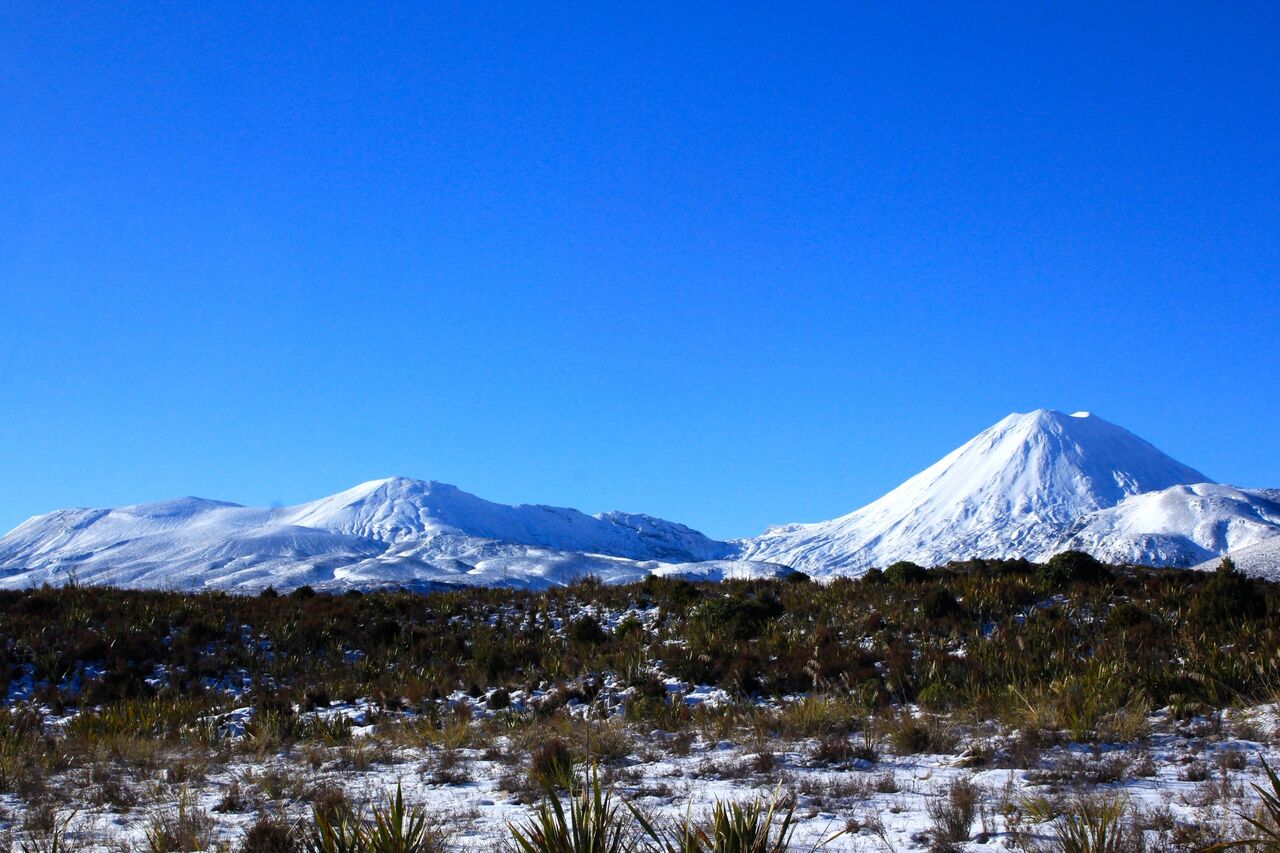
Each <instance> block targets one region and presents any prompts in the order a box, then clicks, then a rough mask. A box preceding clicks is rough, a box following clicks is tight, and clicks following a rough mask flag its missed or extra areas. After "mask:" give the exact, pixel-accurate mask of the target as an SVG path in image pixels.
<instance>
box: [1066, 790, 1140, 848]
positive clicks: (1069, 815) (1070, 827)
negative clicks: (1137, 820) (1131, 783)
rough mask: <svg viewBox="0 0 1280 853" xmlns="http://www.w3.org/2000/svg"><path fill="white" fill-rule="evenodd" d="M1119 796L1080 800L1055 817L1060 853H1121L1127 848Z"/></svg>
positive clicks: (1126, 835) (1127, 841)
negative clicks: (1061, 852)
mask: <svg viewBox="0 0 1280 853" xmlns="http://www.w3.org/2000/svg"><path fill="white" fill-rule="evenodd" d="M1125 806H1126V803H1125V800H1124V799H1123V798H1122V797H1100V798H1097V799H1080V800H1077V801H1076V802H1075V803H1073V804H1072V807H1071V808H1070V809H1069V810H1068V811H1067V812H1066V813H1065V814H1062V815H1060V816H1059V817H1058V820H1057V823H1056V825H1055V826H1054V837H1055V838H1056V840H1057V842H1058V846H1059V847H1060V849H1061V850H1062V851H1063V853H1122V852H1123V851H1126V850H1128V849H1130V848H1129V839H1128V833H1126V832H1125V828H1124V824H1123V819H1124V812H1125Z"/></svg>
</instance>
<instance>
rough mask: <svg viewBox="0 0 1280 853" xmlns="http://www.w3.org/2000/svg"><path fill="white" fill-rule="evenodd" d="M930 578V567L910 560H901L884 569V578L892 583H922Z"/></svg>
mask: <svg viewBox="0 0 1280 853" xmlns="http://www.w3.org/2000/svg"><path fill="white" fill-rule="evenodd" d="M928 578H929V570H928V569H926V568H925V567H924V566H920V565H917V564H915V563H912V562H911V561H909V560H899V561H898V562H896V563H894V564H893V565H892V566H890V567H889V568H887V569H885V570H884V579H885V580H886V581H888V582H889V583H892V584H906V583H921V582H922V581H925V580H927V579H928Z"/></svg>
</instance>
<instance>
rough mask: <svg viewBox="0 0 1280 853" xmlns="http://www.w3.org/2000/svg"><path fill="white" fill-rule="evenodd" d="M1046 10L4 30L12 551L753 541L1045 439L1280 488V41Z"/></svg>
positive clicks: (521, 11)
mask: <svg viewBox="0 0 1280 853" xmlns="http://www.w3.org/2000/svg"><path fill="white" fill-rule="evenodd" d="M695 5H696V4H695ZM1038 5H1040V4H1009V5H980V6H979V5H975V6H971V7H969V8H965V9H960V8H952V9H950V10H946V9H943V8H942V7H940V6H938V5H933V4H927V5H908V4H877V6H878V8H873V7H870V4H868V6H867V7H865V8H859V7H858V6H856V5H855V4H843V3H841V4H829V5H820V4H799V5H797V4H773V5H759V4H747V5H743V4H724V5H703V6H701V7H700V8H694V7H692V6H690V4H665V5H650V4H640V5H631V6H627V7H625V8H623V7H617V4H584V5H581V6H573V7H571V6H568V5H556V6H555V8H548V4H540V3H529V4H506V5H503V6H501V7H499V6H497V5H492V6H489V5H486V4H477V3H385V4H351V3H341V4H330V5H323V4H321V5H317V4H311V3H307V4H301V3H300V4H265V8H264V4H256V3H253V4H251V3H244V4H236V3H215V4H205V6H204V8H197V6H196V4H176V3H175V4H150V3H148V4H108V3H97V4H92V3H74V4H71V3H66V4H63V3H45V2H39V3H36V2H18V3H8V4H5V5H4V7H3V8H2V9H0V399H2V400H3V407H2V409H0V528H3V529H7V528H8V527H11V526H12V525H14V524H17V523H18V522H20V521H21V520H23V519H24V518H26V517H27V516H29V515H32V514H35V513H38V512H45V511H48V510H51V509H54V508H57V507H62V506H72V505H115V504H121V503H129V502H137V501H144V500H152V499H159V498H165V497H172V496H178V495H185V494H197V495H202V496H206V497H216V498H223V499H228V500H235V501H239V502H242V503H251V504H266V503H270V502H273V501H279V502H284V503H292V502H297V501H301V500H306V499H311V498H315V497H319V496H321V495H324V494H328V493H330V492H333V491H337V490H339V489H341V488H345V487H347V486H350V485H352V484H354V483H357V482H360V481H363V480H367V479H372V478H375V477H381V476H386V475H390V474H403V475H407V476H414V477H421V478H431V479H439V480H444V481H447V482H453V483H456V484H458V485H460V486H461V487H463V488H464V489H466V490H468V491H472V492H475V493H477V494H480V495H482V496H485V497H488V498H491V499H494V500H500V501H503V502H539V503H552V504H563V505H571V506H576V507H579V508H581V509H584V510H588V511H598V510H602V509H611V508H620V509H628V510H635V511H645V512H652V513H655V514H658V515H662V516H666V517H670V518H675V519H678V520H681V521H685V522H686V523H689V524H691V525H693V526H696V527H699V528H701V529H703V530H704V531H705V532H707V533H710V534H713V535H717V536H732V535H747V534H752V533H755V532H757V531H759V530H760V529H761V528H762V527H763V526H764V525H765V524H767V523H777V522H785V521H793V520H816V519H819V518H828V517H832V516H835V515H839V514H841V513H844V512H847V511H849V510H851V509H853V508H855V507H857V506H859V505H861V504H862V503H864V502H866V501H868V500H870V499H872V498H874V497H877V496H878V495H879V494H881V493H882V492H884V491H886V490H887V489H889V488H891V487H892V486H894V485H896V484H897V483H898V482H900V481H901V480H903V479H905V478H906V477H907V476H909V475H910V474H912V473H914V472H916V471H917V470H919V469H920V468H922V467H924V466H925V465H927V464H929V463H931V462H933V461H934V460H935V459H936V458H938V457H939V456H941V455H942V454H944V453H946V452H947V451H949V450H951V449H952V448H953V447H954V446H956V445H958V444H959V443H960V442H962V441H964V440H966V439H968V438H969V437H971V436H972V435H973V434H974V433H976V432H977V431H979V430H981V429H983V428H985V427H986V426H988V425H990V424H991V423H993V422H995V421H996V420H998V419H999V418H1001V417H1003V416H1004V415H1005V414H1007V413H1008V412H1010V411H1026V410H1029V409H1033V408H1037V407H1042V406H1043V407H1051V408H1060V409H1064V410H1067V411H1073V410H1076V409H1089V410H1092V411H1094V412H1095V413H1097V414H1099V415H1101V416H1102V417H1105V418H1107V419H1108V420H1111V421H1113V422H1116V423H1119V424H1121V425H1123V426H1126V427H1128V428H1129V429H1131V430H1133V431H1134V432H1136V433H1138V434H1139V435H1141V436H1143V437H1144V438H1147V439H1148V440H1150V441H1152V442H1153V443H1154V444H1156V445H1157V446H1158V447H1161V448H1162V449H1164V450H1165V451H1166V452H1168V453H1170V454H1171V455H1173V456H1175V457H1176V458H1178V459H1180V460H1181V461H1183V462H1186V463H1187V464H1189V465H1192V466H1194V467H1197V468H1200V469H1201V470H1203V471H1204V472H1206V473H1207V474H1209V475H1210V476H1212V477H1215V478H1218V479H1220V480H1224V481H1228V482H1232V483H1237V484H1240V485H1269V486H1280V454H1277V452H1276V441H1275V435H1276V423H1277V421H1278V420H1280V393H1277V392H1278V391H1280V380H1278V378H1277V377H1278V376H1280V356H1278V355H1277V332H1278V331H1280V320H1278V317H1280V296H1278V290H1280V6H1277V4H1274V3H1258V4H1207V3H1206V4H1185V3H1177V4H1151V5H1147V6H1143V7H1137V6H1132V5H1130V4H1121V5H1117V4H1095V5H1083V4H1073V5H1072V7H1071V8H1070V9H1064V10H1058V11H1045V10H1041V9H1034V8H1030V7H1032V6H1038ZM611 7H613V8H611Z"/></svg>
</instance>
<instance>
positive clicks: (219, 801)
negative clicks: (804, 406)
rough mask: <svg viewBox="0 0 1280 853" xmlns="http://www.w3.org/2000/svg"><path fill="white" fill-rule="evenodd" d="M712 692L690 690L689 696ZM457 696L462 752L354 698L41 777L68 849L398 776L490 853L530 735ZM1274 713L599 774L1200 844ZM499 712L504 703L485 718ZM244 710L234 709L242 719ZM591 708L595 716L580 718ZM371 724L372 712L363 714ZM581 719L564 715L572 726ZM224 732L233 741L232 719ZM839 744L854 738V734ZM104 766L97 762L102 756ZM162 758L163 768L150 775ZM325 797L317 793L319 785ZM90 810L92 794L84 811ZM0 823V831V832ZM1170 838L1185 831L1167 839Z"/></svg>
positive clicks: (683, 743)
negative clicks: (249, 741) (1107, 738)
mask: <svg viewBox="0 0 1280 853" xmlns="http://www.w3.org/2000/svg"><path fill="white" fill-rule="evenodd" d="M714 694H715V691H712V690H708V689H706V688H699V689H695V690H690V691H689V692H688V701H690V702H695V703H697V702H703V701H707V700H708V697H709V696H711V695H714ZM454 702H455V704H466V703H470V708H471V714H472V715H473V717H474V719H475V722H473V723H472V725H473V726H475V727H476V731H477V732H482V733H478V734H475V735H472V736H471V737H469V738H466V739H463V738H462V737H461V736H459V735H457V734H454V735H453V736H452V737H454V738H455V740H457V741H458V743H459V745H457V746H451V745H449V744H444V745H441V744H440V743H434V744H424V743H417V744H414V743H411V742H410V739H409V738H407V737H406V736H405V734H404V732H405V729H404V722H403V721H402V720H397V719H395V717H394V715H390V716H388V715H385V714H384V715H381V716H379V715H377V714H375V713H374V712H373V711H372V710H371V709H370V708H368V707H365V706H364V705H363V704H362V703H356V704H353V705H337V704H335V705H334V706H333V707H331V708H328V709H323V710H321V711H318V712H315V713H316V714H318V715H321V716H327V717H330V718H332V717H335V716H345V717H347V718H349V719H350V720H351V722H352V724H353V727H354V728H353V740H352V742H351V743H350V744H347V745H341V746H321V745H307V746H297V747H294V748H292V749H290V750H286V751H280V752H275V753H272V754H267V755H261V756H258V755H253V754H252V751H250V752H249V754H241V753H240V752H239V751H235V750H232V751H228V750H227V749H225V748H224V749H222V750H207V751H205V750H202V749H201V748H199V747H195V746H192V747H191V748H190V749H188V750H179V751H177V752H175V753H174V754H172V755H171V756H169V758H168V759H166V760H165V761H163V762H162V763H161V765H160V766H158V767H156V768H153V769H152V770H151V772H150V774H149V775H146V776H144V775H143V774H140V773H135V774H134V775H133V776H132V777H131V776H130V775H129V774H128V773H123V772H120V771H117V773H118V774H119V775H118V777H117V778H112V777H111V776H110V774H102V773H100V772H97V771H73V772H70V773H67V774H62V775H59V774H55V775H54V776H53V777H52V778H51V779H50V786H49V787H50V790H51V791H52V792H55V793H53V794H51V795H50V796H51V800H52V802H54V803H56V804H57V806H56V809H57V812H58V814H61V815H66V816H69V820H70V824H69V827H70V831H71V835H72V837H73V840H74V842H75V843H76V845H78V846H81V847H87V848H91V849H99V850H104V851H106V850H119V849H122V845H128V847H129V848H144V849H145V845H146V834H147V832H148V830H150V829H151V828H152V827H153V825H154V824H155V821H156V820H157V819H160V818H163V816H165V815H170V816H172V815H173V814H174V813H175V812H176V810H177V809H178V808H179V807H182V808H185V809H186V810H187V812H188V814H189V815H191V814H195V815H197V816H198V817H199V818H201V819H207V821H208V823H207V826H206V827H205V829H204V832H205V837H206V839H207V842H208V844H209V846H210V847H213V846H217V845H229V846H230V847H232V848H233V849H234V847H235V846H236V845H237V844H238V842H239V840H240V838H241V837H242V836H243V834H244V832H245V831H246V829H247V828H248V827H249V826H250V825H252V824H253V822H254V821H255V820H257V818H258V816H259V814H260V813H262V812H264V811H265V812H270V813H275V814H282V815H284V816H286V817H287V818H288V819H289V820H291V821H298V820H304V819H306V818H307V816H308V815H309V814H310V808H311V805H310V802H311V801H312V800H314V799H316V798H318V797H322V796H324V795H325V794H326V792H332V791H334V790H342V791H343V792H345V794H346V796H347V798H348V799H349V800H351V801H353V802H357V803H361V802H371V803H374V804H378V803H380V802H383V801H384V800H385V798H386V796H387V794H388V792H390V791H394V789H395V788H396V787H397V786H400V787H401V788H402V790H403V792H404V795H405V797H406V799H407V800H408V801H409V802H410V803H418V804H423V805H425V806H426V807H427V813H428V814H429V815H431V816H432V819H433V820H436V821H439V822H441V823H443V824H445V825H446V826H447V829H448V837H449V839H450V843H451V844H453V845H456V846H458V847H462V848H466V849H481V848H492V847H493V846H494V845H495V844H498V843H501V842H502V841H503V840H504V839H506V838H508V836H509V825H510V824H511V823H513V822H515V823H518V822H520V821H523V820H525V819H527V818H528V817H529V816H530V814H531V809H530V805H529V803H530V800H531V798H533V797H535V796H536V794H535V793H533V792H532V788H531V785H530V783H529V782H528V781H527V766H528V761H527V749H528V746H527V741H525V740H522V739H521V736H520V734H519V732H513V733H511V734H509V735H507V734H501V733H500V732H501V727H498V726H493V725H485V724H484V718H485V717H494V716H495V712H492V711H487V710H486V709H485V706H484V702H483V699H482V698H480V699H469V698H468V697H466V696H465V695H462V694H459V695H458V696H455V697H454ZM1276 710H1277V709H1276V707H1275V706H1263V707H1258V708H1254V709H1251V710H1247V711H1228V712H1226V713H1224V714H1222V715H1219V716H1214V717H1211V718H1208V719H1206V718H1196V719H1192V720H1188V721H1185V722H1182V723H1178V722H1175V721H1173V720H1172V719H1171V718H1170V716H1169V714H1168V713H1167V712H1158V713H1155V714H1153V715H1152V716H1151V717H1150V718H1149V719H1148V720H1147V727H1148V728H1149V733H1147V734H1145V735H1144V736H1143V737H1142V738H1141V740H1137V741H1133V742H1129V743H1100V744H1079V743H1059V744H1058V745H1055V746H1050V747H1047V748H1044V749H1043V750H1039V749H1037V750H1031V751H1028V750H1027V749H1025V748H1019V746H1018V744H1019V733H1018V732H1011V731H1008V730H1005V729H1002V728H1001V727H999V726H997V725H996V724H994V723H989V724H981V725H970V726H962V727H957V728H956V729H955V732H954V734H955V748H954V749H953V750H950V751H948V752H945V753H929V754H919V755H896V754H893V753H892V752H891V751H890V750H889V749H888V748H887V746H885V745H883V744H882V745H881V747H880V750H879V755H878V756H876V757H875V760H866V759H865V758H850V757H839V756H837V757H834V758H833V757H832V756H831V755H830V754H829V745H828V749H827V752H824V750H823V744H822V742H820V741H817V740H812V739H796V740H787V739H784V738H777V737H768V736H763V737H747V736H745V735H744V736H743V737H737V738H733V737H730V738H724V737H719V736H716V735H714V734H712V733H711V732H710V731H709V730H708V729H703V730H702V731H700V732H698V733H697V734H696V735H694V736H692V737H691V736H688V735H680V734H671V733H666V732H662V731H655V730H647V731H646V730H637V729H635V728H634V727H633V728H632V729H631V730H630V731H629V732H628V733H627V743H628V748H627V754H626V755H625V756H623V757H619V758H617V759H615V760H613V761H611V762H609V763H608V764H606V765H605V766H604V767H603V768H602V770H601V776H602V778H603V779H604V780H605V781H606V782H607V784H609V785H610V786H611V787H612V788H613V789H614V790H615V792H616V793H617V795H618V796H620V797H622V798H625V799H626V800H629V801H631V802H632V803H634V804H636V805H637V806H638V807H639V808H640V809H642V810H643V811H646V812H649V813H651V814H653V815H655V816H659V817H661V818H664V819H669V820H672V821H679V820H683V819H684V818H685V817H686V816H687V815H689V814H693V815H694V816H695V817H696V816H697V815H699V814H700V813H702V812H704V811H706V810H707V809H708V808H709V807H710V806H711V805H713V804H714V803H715V802H716V801H717V800H721V801H743V800H748V799H755V798H763V799H771V798H773V797H775V796H778V797H781V798H783V800H784V801H786V802H787V803H791V802H794V804H795V807H796V809H795V814H796V816H797V818H798V821H799V827H798V830H797V834H796V841H797V842H799V844H800V849H808V847H809V846H810V845H811V844H812V843H815V842H817V841H819V840H821V839H825V838H828V837H830V836H831V835H833V834H835V833H837V832H839V833H842V834H840V835H839V836H838V837H836V838H835V839H834V840H833V841H831V843H830V845H829V846H830V849H832V850H909V849H920V848H923V847H926V846H928V845H929V843H930V840H931V838H932V836H931V833H932V832H933V820H932V818H931V815H930V804H931V803H933V804H935V805H936V804H937V803H938V802H939V801H940V800H944V799H945V798H946V797H947V791H948V789H949V788H950V787H951V786H952V785H954V784H955V783H957V782H966V783H971V784H972V785H974V786H976V789H977V793H978V807H977V811H976V814H975V817H974V820H973V823H972V826H971V829H970V831H969V839H968V841H967V842H965V843H963V844H962V845H960V846H961V847H962V848H963V849H968V850H974V851H977V850H993V849H994V850H1017V849H1028V847H1029V846H1031V845H1033V844H1034V843H1035V842H1036V841H1037V840H1039V841H1044V840H1047V839H1048V838H1049V837H1050V836H1051V835H1052V832H1053V823H1052V820H1051V818H1052V816H1053V814H1054V813H1055V812H1056V810H1059V809H1061V808H1064V807H1067V806H1069V805H1070V803H1071V802H1072V798H1073V797H1078V796H1082V795H1084V796H1105V797H1116V798H1121V799H1122V800H1123V802H1124V803H1125V805H1126V809H1127V813H1128V815H1129V816H1130V819H1131V820H1132V821H1133V822H1134V824H1135V825H1136V826H1137V827H1139V828H1140V829H1143V830H1144V831H1145V833H1146V836H1147V841H1148V842H1149V843H1151V844H1153V845H1155V846H1157V848H1159V845H1158V844H1156V842H1160V843H1162V844H1163V845H1164V849H1176V848H1177V847H1178V846H1179V844H1180V843H1181V844H1186V843H1188V841H1187V839H1192V840H1199V841H1205V840H1209V841H1213V840H1219V839H1221V838H1224V837H1227V836H1228V835H1230V834H1231V833H1233V832H1238V831H1239V830H1240V820H1239V817H1238V815H1239V814H1241V813H1249V814H1252V813H1253V809H1254V807H1255V805H1256V795H1255V793H1254V792H1253V790H1252V787H1251V784H1252V783H1254V782H1258V781H1261V780H1262V778H1263V777H1262V774H1261V771H1260V767H1261V765H1260V761H1261V759H1263V758H1264V757H1265V758H1267V759H1268V760H1269V761H1270V762H1271V763H1273V764H1274V763H1276V761H1277V759H1278V758H1280V756H1278V755H1277V750H1276V748H1275V746H1274V743H1275V738H1276V735H1277V732H1276V725H1277V713H1276ZM498 713H500V712H498ZM617 713H618V709H616V708H615V709H614V710H612V711H611V710H610V709H609V708H607V707H605V706H603V705H574V706H572V707H571V708H570V710H569V717H568V718H565V719H563V720H561V722H560V724H559V725H558V728H556V727H554V726H553V727H551V728H548V729H546V731H560V732H563V733H564V734H565V737H566V739H570V740H572V737H573V730H574V729H575V728H577V729H579V730H581V729H582V728H583V727H586V726H588V725H596V726H603V727H605V729H604V730H607V731H611V732H614V733H616V732H618V731H620V729H619V726H620V725H621V724H620V723H619V722H616V721H615V722H613V723H610V722H608V721H607V719H608V718H609V717H610V716H611V715H616V714H617ZM241 716H244V715H241ZM591 718H595V720H596V721H595V722H594V723H588V722H587V721H588V720H589V719H591ZM372 720H378V721H376V722H370V721H372ZM573 720H577V721H578V722H572V721H573ZM226 722H227V723H228V728H227V729H226V730H225V733H227V734H229V735H231V736H232V737H233V738H234V737H237V736H238V735H239V734H240V730H238V729H237V728H236V727H235V725H234V723H235V721H234V720H231V719H228V720H227V721H226ZM851 737H852V742H854V743H859V744H861V743H862V742H863V741H862V739H861V736H860V735H858V734H855V735H852V736H851ZM108 760H109V759H108ZM166 766H167V767H168V769H167V770H165V769H162V768H163V767H166ZM108 784H110V785H112V786H114V787H113V790H116V791H117V793H116V795H115V796H116V797H117V798H119V797H120V794H119V789H120V788H121V787H123V788H124V789H126V790H129V789H132V790H133V792H134V795H135V796H136V805H133V806H131V807H128V808H121V807H119V806H111V805H103V804H101V802H102V800H103V793H102V789H103V788H104V787H105V786H106V785H108ZM330 795H331V794H330ZM95 803H97V804H95ZM0 814H3V815H7V816H8V817H7V819H6V820H5V821H4V822H0V831H5V830H7V831H9V832H12V833H15V834H16V835H17V836H18V837H19V838H24V837H26V831H25V830H24V821H25V820H27V814H28V808H27V806H26V805H25V804H24V803H23V802H22V801H21V799H20V798H19V797H18V796H16V795H15V794H6V795H4V796H0ZM4 823H7V824H8V825H7V827H5V826H4ZM1179 839H1181V841H1179Z"/></svg>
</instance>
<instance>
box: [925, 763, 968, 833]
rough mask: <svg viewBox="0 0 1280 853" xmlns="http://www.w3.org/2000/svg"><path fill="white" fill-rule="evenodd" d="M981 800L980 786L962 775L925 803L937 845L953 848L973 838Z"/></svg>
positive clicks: (931, 831)
mask: <svg viewBox="0 0 1280 853" xmlns="http://www.w3.org/2000/svg"><path fill="white" fill-rule="evenodd" d="M979 800H980V796H979V791H978V788H977V786H975V785H974V784H973V783H972V782H969V781H967V780H964V779H958V780H956V781H955V782H952V783H951V784H950V785H948V786H947V787H946V788H945V789H943V790H942V791H941V792H940V793H939V794H938V795H937V796H935V797H934V798H932V799H930V800H929V801H928V802H927V803H926V804H925V810H926V811H927V812H928V814H929V823H930V833H929V834H930V836H931V838H932V840H933V844H934V847H935V848H937V849H949V848H951V847H952V846H954V845H956V844H960V843H961V842H964V841H968V840H969V830H970V829H971V828H972V827H973V820H974V818H975V817H976V816H977V814H978V802H979Z"/></svg>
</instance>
